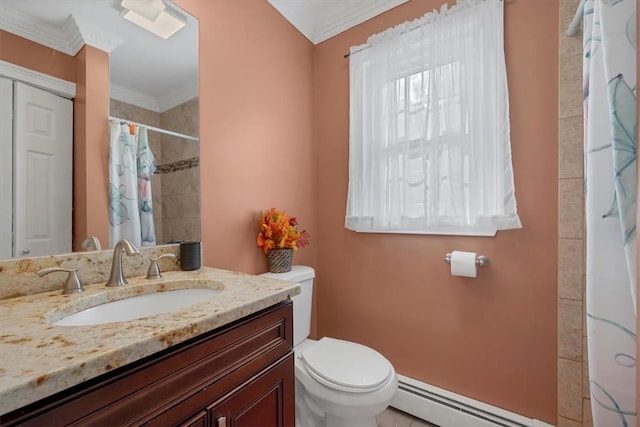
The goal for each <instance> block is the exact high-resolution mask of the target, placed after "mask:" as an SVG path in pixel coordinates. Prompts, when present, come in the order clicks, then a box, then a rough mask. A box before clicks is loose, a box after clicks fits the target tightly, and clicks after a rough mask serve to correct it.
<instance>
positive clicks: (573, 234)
mask: <svg viewBox="0 0 640 427" xmlns="http://www.w3.org/2000/svg"><path fill="white" fill-rule="evenodd" d="M582 204H583V201H582V179H580V178H572V179H561V180H559V181H558V238H560V239H582V237H583V234H582V233H583V232H582V224H583V221H582Z"/></svg>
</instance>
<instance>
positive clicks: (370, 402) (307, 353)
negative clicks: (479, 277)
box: [264, 265, 398, 427]
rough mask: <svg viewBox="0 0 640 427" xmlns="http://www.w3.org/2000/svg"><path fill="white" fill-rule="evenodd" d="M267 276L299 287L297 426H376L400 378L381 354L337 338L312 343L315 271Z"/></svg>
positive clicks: (295, 331)
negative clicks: (309, 337)
mask: <svg viewBox="0 0 640 427" xmlns="http://www.w3.org/2000/svg"><path fill="white" fill-rule="evenodd" d="M264 275H265V276H269V277H273V278H275V279H280V280H287V281H290V282H296V283H299V284H300V287H301V289H300V291H301V293H300V294H299V295H296V296H295V297H293V298H292V300H293V345H294V351H295V358H296V360H295V375H296V426H297V427H321V426H322V427H324V426H326V427H375V426H376V425H377V424H376V420H375V416H376V415H378V414H379V413H380V412H382V411H384V409H385V408H386V407H387V406H389V403H391V400H392V399H393V396H394V394H395V393H396V390H397V389H398V377H397V376H396V372H395V370H394V369H393V366H392V365H391V363H390V362H389V361H388V360H387V359H385V358H384V356H382V355H381V354H380V353H378V352H377V351H375V350H373V349H371V348H369V347H366V346H364V345H361V344H356V343H353V342H349V341H343V340H338V339H334V338H327V337H325V338H322V339H320V340H319V341H314V340H310V339H308V336H309V333H310V330H311V297H312V294H313V292H312V291H313V279H314V277H315V272H314V270H313V268H311V267H305V266H302V265H296V266H293V267H292V268H291V271H290V272H288V273H265V274H264Z"/></svg>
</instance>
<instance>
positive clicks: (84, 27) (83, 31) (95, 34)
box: [68, 15, 124, 53]
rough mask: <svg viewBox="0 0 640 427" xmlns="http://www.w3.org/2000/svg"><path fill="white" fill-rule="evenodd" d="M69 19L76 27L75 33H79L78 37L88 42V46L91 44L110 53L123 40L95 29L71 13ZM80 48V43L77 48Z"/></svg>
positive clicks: (85, 42)
mask: <svg viewBox="0 0 640 427" xmlns="http://www.w3.org/2000/svg"><path fill="white" fill-rule="evenodd" d="M69 20H71V21H72V22H73V24H74V25H75V27H76V28H77V31H76V33H78V34H79V35H80V38H81V40H83V41H84V44H88V45H89V46H93V47H95V48H97V49H100V50H103V51H105V52H107V53H110V52H111V51H113V50H114V49H115V48H116V47H118V46H120V45H121V44H122V43H123V42H124V39H123V38H122V37H119V36H117V35H115V34H112V33H109V32H106V31H100V30H98V29H96V28H95V26H93V25H91V24H89V23H87V22H85V21H84V20H83V19H81V18H80V17H77V16H73V15H72V16H70V17H69V19H68V21H69ZM81 48H82V45H80V48H78V50H80V49H81ZM76 52H77V51H76Z"/></svg>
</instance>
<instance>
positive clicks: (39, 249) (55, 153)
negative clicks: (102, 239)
mask: <svg viewBox="0 0 640 427" xmlns="http://www.w3.org/2000/svg"><path fill="white" fill-rule="evenodd" d="M14 95H15V96H14V109H15V119H14V120H15V122H14V123H15V132H14V149H15V153H14V158H15V162H14V177H15V182H14V201H15V203H14V230H15V246H14V256H39V255H51V254H59V253H63V252H71V233H72V231H71V215H72V212H71V207H72V193H73V187H72V186H73V183H72V165H73V104H72V102H71V101H70V100H68V99H65V98H61V97H59V96H56V95H53V94H51V93H49V92H46V91H43V90H40V89H36V88H33V87H31V86H27V85H25V84H23V83H15V84H14Z"/></svg>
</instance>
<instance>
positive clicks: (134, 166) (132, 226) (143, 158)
mask: <svg viewBox="0 0 640 427" xmlns="http://www.w3.org/2000/svg"><path fill="white" fill-rule="evenodd" d="M155 167H156V166H155V160H154V157H153V154H152V153H151V149H150V148H149V144H148V141H147V130H146V128H144V127H142V126H141V127H138V126H135V125H133V124H128V123H121V122H120V121H119V120H111V121H110V141H109V247H111V248H113V247H114V246H115V244H116V243H117V242H118V240H120V239H127V240H129V241H130V242H131V243H133V244H134V245H136V246H150V245H155V232H154V224H153V207H152V202H151V177H152V175H153V172H154V171H155Z"/></svg>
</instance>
